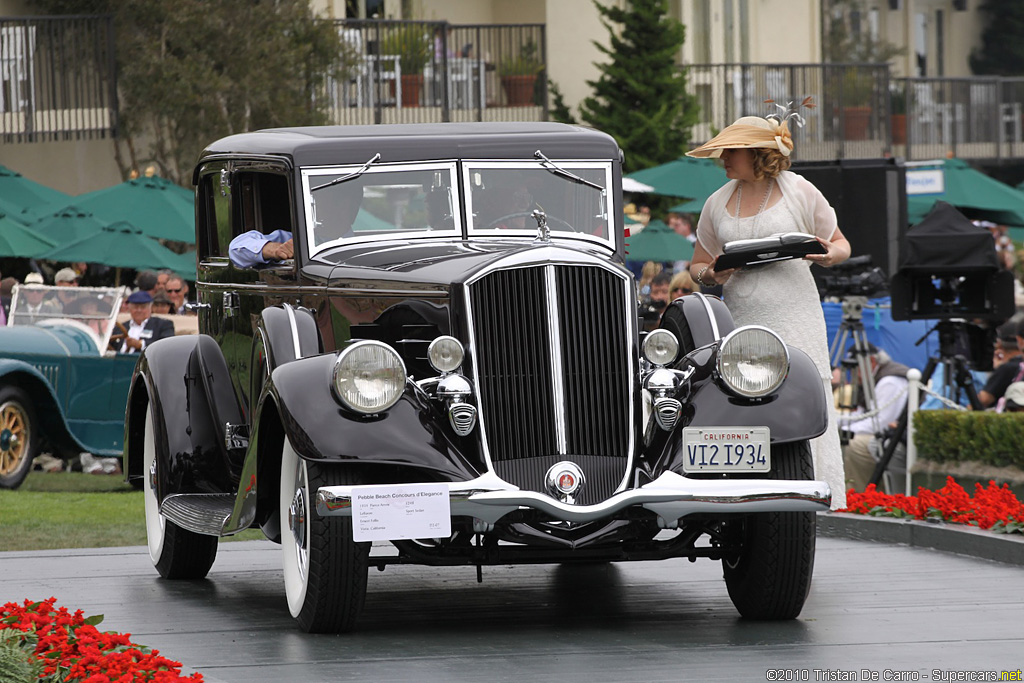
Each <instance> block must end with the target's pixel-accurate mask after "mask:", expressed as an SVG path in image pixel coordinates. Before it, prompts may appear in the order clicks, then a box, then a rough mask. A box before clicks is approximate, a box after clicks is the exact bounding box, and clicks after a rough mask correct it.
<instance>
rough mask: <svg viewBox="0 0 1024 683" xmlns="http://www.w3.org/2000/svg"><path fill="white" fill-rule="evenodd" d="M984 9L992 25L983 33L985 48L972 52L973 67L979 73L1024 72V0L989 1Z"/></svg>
mask: <svg viewBox="0 0 1024 683" xmlns="http://www.w3.org/2000/svg"><path fill="white" fill-rule="evenodd" d="M981 10H982V11H983V12H986V13H987V14H988V25H987V26H986V27H985V30H984V31H983V32H982V34H981V45H982V47H981V49H980V50H975V52H974V54H972V55H971V70H972V71H973V72H974V73H976V74H979V75H991V76H1021V75H1024V3H1022V2H1020V0H987V2H985V3H984V4H983V5H982V6H981Z"/></svg>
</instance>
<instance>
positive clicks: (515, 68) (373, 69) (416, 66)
mask: <svg viewBox="0 0 1024 683" xmlns="http://www.w3.org/2000/svg"><path fill="white" fill-rule="evenodd" d="M336 24H337V29H338V34H339V36H340V38H341V43H342V51H341V54H340V55H339V59H338V63H337V64H336V67H335V69H334V71H335V74H334V75H332V76H331V77H330V78H328V79H327V83H326V87H325V92H324V93H323V97H325V98H326V100H327V102H328V110H329V116H330V119H331V121H332V123H336V124H371V123H427V122H435V121H539V120H545V119H546V118H547V99H548V98H547V68H546V62H547V60H546V55H545V53H544V45H545V39H544V25H543V24H488V25H462V24H449V23H446V22H418V21H377V20H365V21H364V20H358V21H353V20H344V21H341V20H339V21H338V22H336Z"/></svg>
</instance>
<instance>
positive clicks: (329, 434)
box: [267, 353, 481, 481]
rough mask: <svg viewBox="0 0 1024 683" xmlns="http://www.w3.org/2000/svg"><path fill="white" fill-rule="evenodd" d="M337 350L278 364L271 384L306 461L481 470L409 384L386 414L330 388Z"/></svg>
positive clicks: (473, 473) (449, 475) (456, 477)
mask: <svg viewBox="0 0 1024 683" xmlns="http://www.w3.org/2000/svg"><path fill="white" fill-rule="evenodd" d="M336 358H337V354H334V353H331V354H325V355H322V356H315V357H312V358H303V359H300V360H296V361H292V362H291V363H288V364H287V365H282V366H280V367H278V368H276V369H275V370H274V371H273V374H272V375H271V378H270V382H269V384H268V387H267V391H268V392H269V395H270V397H271V398H272V399H273V401H274V402H275V404H276V405H277V409H278V411H279V414H280V418H281V425H282V427H283V429H284V432H285V434H286V435H287V436H288V438H289V440H290V441H291V443H292V446H294V448H295V450H296V452H297V453H298V454H299V455H300V456H301V457H303V458H305V459H307V460H333V461H339V462H351V463H360V464H373V465H397V466H402V467H411V468H416V469H420V470H429V471H433V472H435V473H437V474H438V475H439V477H440V478H441V479H447V480H451V481H462V480H467V479H473V478H475V477H478V476H480V474H481V472H480V471H479V470H478V469H477V468H476V467H474V466H473V465H472V464H471V463H470V461H469V460H468V459H467V458H466V457H465V455H463V453H462V451H461V449H460V448H459V446H458V445H457V444H456V443H455V437H452V436H451V435H450V434H449V432H448V430H447V429H446V418H445V417H444V416H443V414H442V413H441V411H439V410H437V409H436V407H435V406H433V405H431V402H430V399H429V398H427V397H426V396H424V395H423V394H422V393H421V392H419V390H418V389H417V388H416V387H415V386H414V385H413V384H412V383H411V382H409V383H407V387H406V391H405V394H404V395H403V396H402V398H401V399H400V400H399V401H398V403H396V404H395V405H394V406H392V407H391V408H390V409H388V410H387V411H386V412H384V413H382V414H380V415H376V416H370V417H366V416H358V415H355V414H354V413H352V412H351V411H349V410H347V409H345V408H343V407H342V406H341V405H339V404H338V402H337V401H336V400H335V399H334V396H333V394H332V392H331V372H332V370H333V368H334V362H335V359H336Z"/></svg>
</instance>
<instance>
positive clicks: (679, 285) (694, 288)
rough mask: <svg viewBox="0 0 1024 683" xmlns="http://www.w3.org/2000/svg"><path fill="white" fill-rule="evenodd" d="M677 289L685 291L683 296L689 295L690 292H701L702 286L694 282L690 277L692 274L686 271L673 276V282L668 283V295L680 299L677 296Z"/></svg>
mask: <svg viewBox="0 0 1024 683" xmlns="http://www.w3.org/2000/svg"><path fill="white" fill-rule="evenodd" d="M677 289H681V290H683V294H689V293H690V292H699V291H700V285H698V284H697V283H696V282H694V281H693V278H692V277H690V272H689V271H687V270H685V269H684V270H681V271H679V272H678V273H676V274H675V275H673V276H672V281H671V282H669V283H668V295H669V296H670V297H672V298H678V297H676V296H675V292H676V290H677Z"/></svg>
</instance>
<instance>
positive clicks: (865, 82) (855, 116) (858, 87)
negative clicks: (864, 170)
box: [840, 67, 875, 140]
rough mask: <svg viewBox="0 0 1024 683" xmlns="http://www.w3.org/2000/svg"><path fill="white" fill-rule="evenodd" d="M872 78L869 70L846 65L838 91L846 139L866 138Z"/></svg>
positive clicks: (873, 85)
mask: <svg viewBox="0 0 1024 683" xmlns="http://www.w3.org/2000/svg"><path fill="white" fill-rule="evenodd" d="M874 80H875V79H874V78H873V76H872V73H871V72H870V71H864V70H862V69H859V68H857V67H847V68H846V70H845V72H844V73H843V80H842V85H841V88H842V89H841V90H840V93H841V97H842V104H843V137H844V139H846V140H867V139H868V129H869V128H870V125H871V98H872V95H873V93H874V88H875V82H874Z"/></svg>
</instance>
